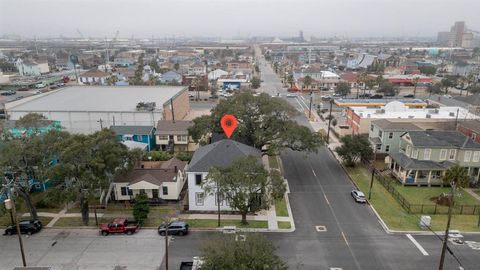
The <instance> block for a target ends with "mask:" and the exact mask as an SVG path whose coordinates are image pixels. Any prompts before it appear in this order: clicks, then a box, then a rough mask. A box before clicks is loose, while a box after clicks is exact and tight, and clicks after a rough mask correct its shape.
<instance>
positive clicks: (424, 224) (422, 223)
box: [420, 216, 432, 229]
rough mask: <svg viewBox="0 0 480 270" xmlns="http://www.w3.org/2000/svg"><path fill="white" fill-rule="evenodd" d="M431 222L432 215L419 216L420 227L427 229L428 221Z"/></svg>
mask: <svg viewBox="0 0 480 270" xmlns="http://www.w3.org/2000/svg"><path fill="white" fill-rule="evenodd" d="M431 222H432V217H430V216H421V217H420V228H422V229H427V227H430V223H431Z"/></svg>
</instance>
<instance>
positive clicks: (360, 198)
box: [350, 190, 367, 203]
mask: <svg viewBox="0 0 480 270" xmlns="http://www.w3.org/2000/svg"><path fill="white" fill-rule="evenodd" d="M350 194H352V197H353V199H354V200H355V201H356V202H358V203H365V202H367V200H366V199H365V194H363V192H361V191H360V190H352V192H351V193H350Z"/></svg>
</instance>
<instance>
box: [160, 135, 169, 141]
mask: <svg viewBox="0 0 480 270" xmlns="http://www.w3.org/2000/svg"><path fill="white" fill-rule="evenodd" d="M158 140H160V141H168V136H167V135H159V136H158Z"/></svg>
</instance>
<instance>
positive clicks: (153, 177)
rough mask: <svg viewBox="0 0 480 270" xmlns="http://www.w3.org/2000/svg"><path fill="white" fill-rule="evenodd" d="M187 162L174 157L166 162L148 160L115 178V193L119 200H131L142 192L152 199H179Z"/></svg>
mask: <svg viewBox="0 0 480 270" xmlns="http://www.w3.org/2000/svg"><path fill="white" fill-rule="evenodd" d="M186 165H187V162H184V161H181V160H178V159H175V158H172V159H170V160H167V161H164V162H158V161H148V162H143V163H141V164H140V166H139V167H138V168H135V169H134V170H133V171H131V172H130V173H128V174H126V175H118V176H116V177H115V178H114V180H113V194H114V196H115V200H117V201H130V200H133V199H135V196H137V195H138V194H140V193H145V194H147V196H148V198H150V199H151V200H152V201H159V200H178V199H179V197H180V193H181V191H182V189H183V186H184V184H185V180H186V178H185V171H184V170H185V167H186Z"/></svg>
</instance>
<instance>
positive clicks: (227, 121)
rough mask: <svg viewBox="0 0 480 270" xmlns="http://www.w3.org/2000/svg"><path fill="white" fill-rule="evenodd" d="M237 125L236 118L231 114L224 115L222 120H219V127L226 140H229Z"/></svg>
mask: <svg viewBox="0 0 480 270" xmlns="http://www.w3.org/2000/svg"><path fill="white" fill-rule="evenodd" d="M237 123H238V122H237V118H235V116H233V115H231V114H225V115H224V116H223V117H222V119H220V125H221V126H222V129H223V132H225V135H227V138H229V139H230V137H231V136H232V133H233V131H234V130H235V129H236V128H237Z"/></svg>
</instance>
